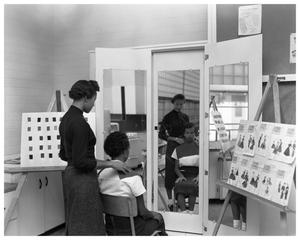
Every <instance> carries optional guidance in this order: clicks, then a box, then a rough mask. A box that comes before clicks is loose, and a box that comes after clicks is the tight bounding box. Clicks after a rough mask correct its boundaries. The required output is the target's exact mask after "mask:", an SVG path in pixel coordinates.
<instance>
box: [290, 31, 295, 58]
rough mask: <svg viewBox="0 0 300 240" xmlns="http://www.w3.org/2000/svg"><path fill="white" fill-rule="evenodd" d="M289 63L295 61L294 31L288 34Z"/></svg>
mask: <svg viewBox="0 0 300 240" xmlns="http://www.w3.org/2000/svg"><path fill="white" fill-rule="evenodd" d="M290 63H296V33H291V35H290Z"/></svg>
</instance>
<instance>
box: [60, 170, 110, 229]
mask: <svg viewBox="0 0 300 240" xmlns="http://www.w3.org/2000/svg"><path fill="white" fill-rule="evenodd" d="M63 186H64V198H65V215H66V216H65V217H66V235H106V232H105V225H104V221H103V213H102V212H103V211H102V204H101V199H100V191H99V186H98V179H97V171H96V169H95V170H94V171H91V172H89V173H85V172H82V171H80V170H78V169H76V168H74V167H73V166H67V167H66V169H65V171H64V175H63Z"/></svg>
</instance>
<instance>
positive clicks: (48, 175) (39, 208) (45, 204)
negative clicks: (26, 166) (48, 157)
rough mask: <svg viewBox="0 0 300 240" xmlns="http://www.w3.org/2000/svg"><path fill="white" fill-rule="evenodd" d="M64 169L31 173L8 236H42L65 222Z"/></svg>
mask: <svg viewBox="0 0 300 240" xmlns="http://www.w3.org/2000/svg"><path fill="white" fill-rule="evenodd" d="M64 215H65V214H64V200H63V188H62V177H61V172H38V173H28V174H27V178H26V181H25V183H24V185H23V188H22V191H21V195H20V198H19V201H18V203H17V206H16V218H13V219H11V220H10V222H9V224H8V227H7V228H6V231H5V235H21V236H35V235H40V234H42V233H44V232H46V231H48V230H50V229H52V228H54V227H56V226H58V225H60V224H63V223H64V222H65V216H64Z"/></svg>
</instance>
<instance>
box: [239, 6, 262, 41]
mask: <svg viewBox="0 0 300 240" xmlns="http://www.w3.org/2000/svg"><path fill="white" fill-rule="evenodd" d="M259 33H261V5H251V6H242V7H239V35H253V34H259Z"/></svg>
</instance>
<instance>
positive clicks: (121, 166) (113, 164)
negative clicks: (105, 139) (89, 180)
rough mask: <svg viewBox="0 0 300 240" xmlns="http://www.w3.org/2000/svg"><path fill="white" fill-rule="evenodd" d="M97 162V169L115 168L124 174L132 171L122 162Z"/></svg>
mask: <svg viewBox="0 0 300 240" xmlns="http://www.w3.org/2000/svg"><path fill="white" fill-rule="evenodd" d="M96 161H97V169H104V168H114V169H116V170H117V171H121V172H123V173H127V172H130V171H131V169H130V168H129V167H127V166H126V164H125V163H124V162H121V161H105V160H98V159H96Z"/></svg>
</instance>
